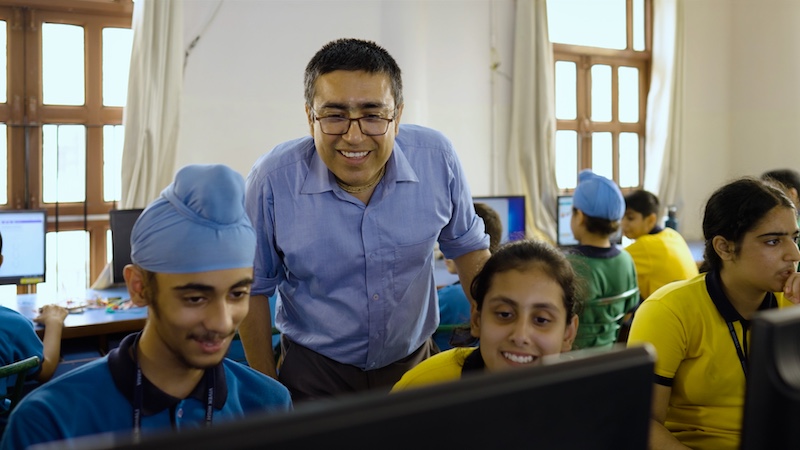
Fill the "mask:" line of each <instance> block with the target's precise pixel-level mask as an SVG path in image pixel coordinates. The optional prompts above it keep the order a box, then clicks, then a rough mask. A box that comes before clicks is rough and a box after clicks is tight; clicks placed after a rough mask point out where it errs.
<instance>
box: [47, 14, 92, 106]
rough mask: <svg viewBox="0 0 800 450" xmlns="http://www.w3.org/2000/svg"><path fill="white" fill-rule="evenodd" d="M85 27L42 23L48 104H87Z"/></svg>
mask: <svg viewBox="0 0 800 450" xmlns="http://www.w3.org/2000/svg"><path fill="white" fill-rule="evenodd" d="M83 55H84V50H83V27H79V26H75V25H63V24H57V23H44V24H42V101H43V102H44V104H46V105H83V104H84V98H85V92H84V59H83Z"/></svg>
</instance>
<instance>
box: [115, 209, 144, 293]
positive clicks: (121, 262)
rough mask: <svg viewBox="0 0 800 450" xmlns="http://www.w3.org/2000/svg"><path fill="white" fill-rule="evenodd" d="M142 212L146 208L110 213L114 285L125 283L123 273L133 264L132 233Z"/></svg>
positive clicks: (117, 210)
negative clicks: (126, 267) (127, 266)
mask: <svg viewBox="0 0 800 450" xmlns="http://www.w3.org/2000/svg"><path fill="white" fill-rule="evenodd" d="M142 211H144V208H131V209H112V210H111V211H109V213H108V216H109V221H108V223H109V228H110V229H111V269H112V270H111V271H112V283H113V284H115V285H120V284H124V283H125V278H124V277H123V275H122V272H123V269H124V268H125V266H126V265H128V264H130V263H131V231H132V230H133V225H134V224H135V223H136V219H137V218H138V217H139V215H140V214H141V213H142ZM131 219H132V220H131Z"/></svg>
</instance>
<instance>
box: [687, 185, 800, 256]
mask: <svg viewBox="0 0 800 450" xmlns="http://www.w3.org/2000/svg"><path fill="white" fill-rule="evenodd" d="M777 206H782V207H785V208H792V209H795V208H794V205H793V204H792V201H791V200H789V198H788V197H786V194H784V193H783V191H781V190H780V189H778V188H776V187H774V186H772V185H770V184H768V183H766V182H764V181H761V180H757V179H755V178H752V177H743V178H739V179H737V180H734V181H732V182H730V183H728V184H726V185H725V186H722V187H721V188H719V189H717V190H716V191H715V192H714V193H713V194H711V197H710V198H709V199H708V202H706V210H705V214H704V215H703V238H704V239H705V249H704V251H703V264H702V265H701V266H700V271H701V272H708V271H709V270H720V269H721V268H722V259H721V258H720V257H719V255H718V254H717V252H716V251H715V250H714V244H713V239H714V237H715V236H722V237H724V238H725V239H727V240H728V241H731V242H733V243H734V252H735V254H738V252H739V249H740V248H741V246H740V244H741V243H742V239H743V238H744V235H745V234H746V233H747V232H748V231H750V230H752V229H753V228H755V227H756V225H758V223H759V222H760V221H761V219H763V218H764V216H766V215H767V213H768V212H770V211H771V210H772V209H773V208H775V207H777Z"/></svg>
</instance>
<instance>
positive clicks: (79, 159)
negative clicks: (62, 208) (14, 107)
mask: <svg viewBox="0 0 800 450" xmlns="http://www.w3.org/2000/svg"><path fill="white" fill-rule="evenodd" d="M42 187H43V190H42V199H43V200H44V202H45V203H56V202H60V203H65V202H83V201H85V200H86V127H85V126H83V125H51V124H48V125H42Z"/></svg>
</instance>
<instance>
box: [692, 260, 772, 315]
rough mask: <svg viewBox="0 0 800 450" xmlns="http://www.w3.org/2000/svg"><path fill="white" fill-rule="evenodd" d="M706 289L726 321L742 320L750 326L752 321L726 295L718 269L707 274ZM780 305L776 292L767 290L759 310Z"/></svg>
mask: <svg viewBox="0 0 800 450" xmlns="http://www.w3.org/2000/svg"><path fill="white" fill-rule="evenodd" d="M706 289H707V290H708V295H709V296H711V301H713V302H714V306H716V307H717V311H719V314H720V315H721V316H722V318H723V319H725V321H726V322H730V323H733V322H741V323H742V325H743V326H748V325H749V323H750V321H749V320H745V318H744V317H742V315H741V314H739V311H736V308H734V307H733V305H732V304H731V302H730V300H728V296H726V295H725V292H724V291H723V290H722V277H721V276H720V274H719V271H718V270H712V271H710V272H708V273H707V274H706ZM777 305H778V300H777V299H776V298H775V294H773V293H772V292H767V294H766V295H765V296H764V300H763V301H762V302H761V304H760V305H759V306H758V310H759V311H763V310H765V309H770V308H775V307H777Z"/></svg>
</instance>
